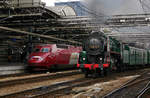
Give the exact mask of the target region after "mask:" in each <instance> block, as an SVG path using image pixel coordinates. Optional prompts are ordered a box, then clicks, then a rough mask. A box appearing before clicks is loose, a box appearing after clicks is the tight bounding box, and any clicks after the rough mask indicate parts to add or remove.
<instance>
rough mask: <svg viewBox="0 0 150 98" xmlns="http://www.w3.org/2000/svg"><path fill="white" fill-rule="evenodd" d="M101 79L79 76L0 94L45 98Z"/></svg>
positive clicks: (8, 97) (26, 97)
mask: <svg viewBox="0 0 150 98" xmlns="http://www.w3.org/2000/svg"><path fill="white" fill-rule="evenodd" d="M99 81H101V79H87V78H79V79H75V80H71V81H65V82H60V83H56V84H52V85H48V86H41V87H38V88H34V89H30V90H24V91H21V92H16V93H12V94H8V95H3V96H0V97H2V98H47V97H54V96H55V94H60V93H63V94H64V93H70V91H71V89H72V88H74V87H79V86H87V85H91V84H94V83H97V82H99Z"/></svg>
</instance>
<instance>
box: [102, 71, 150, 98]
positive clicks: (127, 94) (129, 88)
mask: <svg viewBox="0 0 150 98" xmlns="http://www.w3.org/2000/svg"><path fill="white" fill-rule="evenodd" d="M149 85H150V77H149V73H148V72H144V73H143V74H142V75H140V76H138V77H136V78H134V79H133V80H130V81H128V82H127V83H126V84H124V85H122V86H121V87H120V88H118V89H115V90H114V91H112V92H111V93H109V94H107V95H106V96H104V97H103V98H136V97H137V96H139V95H140V94H141V93H142V92H143V91H144V90H145V89H146V88H147V87H148V86H149Z"/></svg>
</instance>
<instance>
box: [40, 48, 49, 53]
mask: <svg viewBox="0 0 150 98" xmlns="http://www.w3.org/2000/svg"><path fill="white" fill-rule="evenodd" d="M49 51H50V49H49V48H42V50H41V52H49Z"/></svg>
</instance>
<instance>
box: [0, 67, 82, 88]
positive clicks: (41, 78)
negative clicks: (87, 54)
mask: <svg viewBox="0 0 150 98" xmlns="http://www.w3.org/2000/svg"><path fill="white" fill-rule="evenodd" d="M77 74H81V72H80V71H78V70H74V71H66V72H58V73H54V74H46V75H40V76H35V77H34V75H37V74H34V75H33V77H26V78H17V79H12V80H9V79H7V80H4V81H0V87H8V86H12V85H13V86H14V85H18V84H24V83H33V82H36V81H38V82H39V81H46V80H50V79H57V78H62V77H66V76H72V75H77ZM27 75H30V74H26V73H25V74H18V75H17V76H20V77H24V76H27Z"/></svg>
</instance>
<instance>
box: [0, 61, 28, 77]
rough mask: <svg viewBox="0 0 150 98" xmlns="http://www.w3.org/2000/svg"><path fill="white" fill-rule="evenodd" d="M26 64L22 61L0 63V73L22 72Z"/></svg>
mask: <svg viewBox="0 0 150 98" xmlns="http://www.w3.org/2000/svg"><path fill="white" fill-rule="evenodd" d="M25 66H26V64H23V63H5V64H1V65H0V75H7V74H16V73H23V72H24V69H25Z"/></svg>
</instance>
